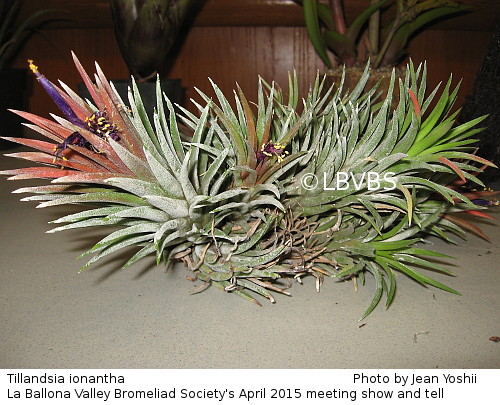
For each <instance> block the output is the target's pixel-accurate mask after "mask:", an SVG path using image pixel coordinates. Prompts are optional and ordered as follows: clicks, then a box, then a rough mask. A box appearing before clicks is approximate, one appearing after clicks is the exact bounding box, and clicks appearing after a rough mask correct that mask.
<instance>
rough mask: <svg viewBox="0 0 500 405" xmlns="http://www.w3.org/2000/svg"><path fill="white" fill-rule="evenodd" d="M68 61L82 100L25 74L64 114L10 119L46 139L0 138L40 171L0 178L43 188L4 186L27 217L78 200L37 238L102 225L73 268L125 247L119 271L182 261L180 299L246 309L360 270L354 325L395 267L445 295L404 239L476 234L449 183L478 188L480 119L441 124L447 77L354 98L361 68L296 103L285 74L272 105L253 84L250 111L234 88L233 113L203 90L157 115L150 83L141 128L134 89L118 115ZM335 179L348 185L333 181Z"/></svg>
mask: <svg viewBox="0 0 500 405" xmlns="http://www.w3.org/2000/svg"><path fill="white" fill-rule="evenodd" d="M75 63H76V66H77V68H78V70H79V72H80V74H81V75H82V78H83V80H84V82H85V83H86V85H87V86H88V89H89V92H90V94H91V96H92V99H93V100H94V103H95V105H91V104H89V103H88V102H86V101H84V100H82V99H81V98H80V97H78V96H77V95H76V94H75V93H74V92H73V91H71V90H70V89H69V88H68V87H67V86H65V85H63V84H61V86H62V88H59V87H56V86H55V85H54V84H52V83H51V82H50V81H49V80H48V79H46V78H45V77H44V76H42V75H41V74H40V73H39V72H38V70H37V68H36V66H34V64H31V68H32V70H33V71H34V72H35V74H36V75H37V78H38V80H39V82H40V83H41V84H42V85H43V86H44V87H45V88H46V90H47V91H48V92H49V94H50V95H51V96H52V98H53V99H54V101H55V102H56V104H57V105H58V106H59V107H60V109H61V110H62V111H63V113H64V117H55V120H56V122H53V121H51V120H47V119H44V118H41V117H37V116H35V115H32V114H29V113H26V112H19V111H18V112H17V113H18V114H19V115H21V116H22V117H24V118H26V119H27V120H29V121H31V122H32V124H29V125H28V126H29V127H30V128H32V129H34V130H35V131H38V132H39V133H41V134H42V135H44V136H46V137H47V138H48V141H39V140H34V139H27V138H26V139H25V138H19V139H12V138H8V139H9V140H11V141H15V142H18V143H20V144H22V145H26V146H29V147H31V148H33V149H35V150H36V151H33V152H18V153H11V154H9V156H12V157H16V158H22V159H26V160H28V161H32V162H38V163H40V164H42V165H41V166H40V165H38V166H33V167H28V168H21V169H13V170H7V171H4V172H2V174H4V175H8V176H11V177H10V179H11V180H21V179H33V178H44V179H49V180H50V183H49V184H47V185H42V186H35V187H25V188H21V189H18V190H16V192H17V193H31V194H34V195H33V196H30V197H26V198H23V200H24V201H38V202H39V207H49V206H56V205H63V204H78V206H80V207H82V208H85V207H86V206H89V209H83V210H82V211H81V212H79V213H74V214H70V215H66V216H64V217H62V218H59V219H57V220H55V221H53V222H54V223H55V224H57V227H56V228H54V229H53V230H52V231H50V232H59V231H63V230H67V229H77V228H84V227H95V226H99V227H102V226H112V227H113V228H112V229H113V230H112V231H110V233H109V235H108V236H106V237H105V238H103V239H102V240H100V241H99V242H98V243H96V244H95V246H93V247H92V248H91V249H90V250H89V251H88V252H86V253H85V254H84V255H93V256H92V257H91V258H90V260H89V261H88V263H87V264H86V265H85V266H84V267H83V268H86V267H87V266H89V265H91V264H93V263H95V262H96V261H98V260H99V259H101V258H103V257H105V256H107V255H109V254H112V253H114V252H116V251H118V250H120V249H122V248H126V247H136V248H137V249H136V251H135V253H134V254H133V255H132V256H131V258H130V259H129V260H128V261H127V262H126V263H125V265H124V267H127V266H130V265H132V264H133V263H135V262H137V261H138V260H139V259H141V258H144V257H146V256H149V255H155V256H156V261H157V263H158V264H160V263H164V264H165V265H168V264H169V263H171V262H172V261H182V262H184V264H185V265H186V267H187V268H188V270H189V271H191V272H192V273H193V274H194V276H195V277H196V278H197V279H199V280H201V281H202V282H203V284H202V286H201V287H199V288H198V289H197V290H195V292H198V291H201V290H203V289H204V288H206V287H208V286H210V285H212V286H216V287H218V288H220V289H221V290H223V291H226V292H228V293H230V294H232V295H237V296H240V297H243V298H245V299H247V300H250V301H252V302H255V303H258V301H257V298H256V297H257V296H262V297H265V298H267V299H269V300H271V301H272V302H274V301H275V295H276V294H278V295H279V294H284V295H288V294H289V292H288V287H289V286H290V284H291V283H292V282H294V281H297V280H299V281H300V280H301V278H303V277H305V276H312V277H314V278H315V279H316V286H317V288H318V290H319V287H320V285H321V284H322V283H323V280H324V279H325V277H334V278H337V279H345V280H350V279H353V280H358V279H359V280H361V281H363V280H364V277H365V275H367V274H371V275H372V276H373V277H374V279H375V281H376V289H375V293H374V297H373V301H372V302H371V304H370V306H369V308H367V310H366V312H365V314H364V315H363V316H366V315H368V314H369V313H370V312H371V311H372V310H373V309H374V308H375V307H376V306H377V304H378V303H379V302H380V301H381V299H382V296H383V295H385V296H386V299H385V303H386V305H387V306H389V305H390V304H391V302H392V301H393V299H394V296H395V292H396V277H395V274H396V273H403V274H405V275H407V276H409V277H411V278H413V279H415V280H416V281H418V282H419V283H421V284H422V285H430V286H434V287H437V288H440V289H443V290H445V291H449V292H451V293H457V291H455V290H454V289H452V288H451V287H448V286H447V285H444V284H443V283H441V282H440V281H437V280H436V279H435V278H434V277H433V276H432V273H434V272H436V271H437V272H442V273H446V274H449V273H451V272H450V271H449V270H448V269H447V268H445V267H443V266H441V265H438V264H436V263H434V262H433V261H432V258H433V257H444V255H442V254H439V253H437V252H433V251H430V250H427V249H425V248H423V247H422V246H421V245H420V242H421V241H422V238H423V237H425V236H426V235H435V236H438V237H440V238H444V239H446V240H451V239H450V236H449V233H451V234H457V235H459V236H463V235H464V230H463V229H462V228H469V229H477V228H475V227H474V226H473V225H472V224H470V223H469V222H467V221H465V220H464V219H463V218H458V217H455V213H457V212H462V213H463V212H468V213H470V214H474V215H480V216H488V215H487V214H484V213H483V211H482V209H483V208H485V207H484V205H479V204H480V202H484V201H487V197H490V195H491V194H492V193H490V192H480V193H476V192H468V193H464V192H460V191H459V188H458V187H457V185H458V184H463V183H465V182H466V181H468V182H475V183H478V184H479V185H481V182H480V181H478V180H477V179H476V177H475V173H476V172H478V171H481V170H482V169H484V167H486V166H492V164H491V163H490V162H488V161H486V160H484V159H482V158H480V157H478V156H476V155H474V154H473V153H472V152H473V147H472V144H473V142H474V141H475V140H474V139H473V136H474V135H475V134H476V133H477V132H479V131H480V129H478V128H476V126H477V124H479V123H480V121H481V120H482V119H483V118H484V117H481V118H478V119H475V120H473V121H471V122H468V123H465V124H462V125H460V126H455V125H454V119H455V116H456V113H453V112H452V107H453V103H454V100H455V97H456V93H457V88H452V82H451V78H450V80H449V81H448V82H447V83H446V85H445V86H444V88H443V89H441V90H439V89H438V88H436V89H434V90H433V91H432V92H430V94H427V88H426V68H425V65H422V66H419V67H418V68H417V69H415V68H414V67H413V66H412V64H410V65H409V66H408V67H407V69H406V77H405V79H404V80H402V81H399V82H396V80H395V77H394V76H393V77H392V79H391V86H390V90H389V96H388V97H387V99H385V100H383V101H381V102H379V101H377V88H376V87H375V88H369V89H365V84H366V82H367V79H368V76H369V75H370V69H369V66H367V67H366V69H365V73H364V75H363V77H362V78H361V81H360V82H359V83H358V85H357V86H356V88H355V89H354V90H353V91H352V92H350V93H347V92H345V91H343V90H342V83H341V84H340V85H339V86H338V89H337V90H335V92H333V91H334V90H333V89H323V82H322V81H321V80H320V79H319V78H318V79H317V80H316V82H315V83H314V85H313V86H312V87H311V90H310V92H309V93H308V94H307V95H306V97H305V98H304V99H303V100H302V101H301V102H300V99H299V94H298V86H297V77H296V75H295V74H294V75H290V78H289V87H288V89H287V95H285V93H284V92H283V91H282V90H281V89H280V88H279V87H278V86H277V85H276V84H275V83H272V84H268V83H266V82H264V81H263V80H262V79H260V80H259V86H258V94H257V103H256V105H253V104H251V103H250V102H249V101H248V99H247V97H246V96H245V95H244V94H243V92H242V91H241V90H240V89H239V88H238V89H237V90H236V91H235V99H234V103H235V104H234V106H235V107H233V106H232V105H231V103H230V101H229V100H228V99H227V98H226V97H225V96H224V95H223V94H222V92H221V91H220V90H219V88H218V87H217V85H216V84H214V83H212V85H213V89H214V91H215V94H216V100H215V101H214V100H212V99H211V98H210V97H209V96H207V95H205V94H204V93H202V92H200V95H201V97H202V99H203V100H204V103H203V104H196V107H197V109H198V110H199V113H198V114H192V113H191V112H189V111H188V110H186V109H183V108H182V107H179V108H180V110H181V111H180V113H179V114H177V113H176V111H175V110H174V106H173V105H172V104H171V103H170V101H169V100H168V99H166V100H165V101H166V104H167V111H165V110H164V107H163V103H162V97H163V96H162V92H161V89H160V87H159V85H158V87H157V97H158V104H157V109H156V111H155V114H154V120H153V122H150V121H149V119H148V115H147V113H146V111H145V110H144V107H143V104H142V101H141V97H140V94H139V92H138V90H137V87H136V85H135V83H133V86H132V89H131V92H130V97H129V99H130V100H129V101H130V105H131V109H130V110H128V109H126V108H124V107H123V103H122V101H121V100H120V99H119V97H118V96H117V93H116V92H115V91H114V89H113V88H112V87H111V85H110V84H109V83H108V80H107V79H106V77H105V76H104V74H103V73H102V71H101V70H100V68H99V67H98V66H97V74H96V81H95V84H94V83H93V82H92V81H91V79H90V78H89V77H88V76H87V74H86V73H85V71H84V70H83V68H82V66H81V65H80V63H79V62H78V60H77V59H76V57H75ZM395 92H399V104H398V106H397V108H396V109H395V110H394V111H391V109H390V106H391V98H392V97H391V96H392V94H393V93H395ZM434 98H437V103H436V105H435V107H433V108H432V109H431V108H430V105H431V101H432V100H433V99H434ZM299 104H302V107H301V108H299V107H300V105H299ZM299 111H301V112H299ZM180 123H182V124H183V125H180ZM181 128H187V129H188V131H184V132H189V134H187V133H183V130H181ZM477 164H479V165H480V166H482V167H480V168H477V166H476V165H477ZM341 173H347V176H348V181H347V182H343V183H341V184H340V183H339V174H341ZM367 173H371V175H370V176H371V177H366V175H367ZM315 179H316V180H317V181H315ZM370 179H371V180H370ZM374 179H377V181H378V184H377V185H376V186H375V187H374V184H373V183H374V181H375V180H374ZM370 181H371V182H370ZM487 203H488V202H487ZM478 232H479V231H478Z"/></svg>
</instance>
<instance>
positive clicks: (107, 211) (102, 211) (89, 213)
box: [49, 206, 129, 224]
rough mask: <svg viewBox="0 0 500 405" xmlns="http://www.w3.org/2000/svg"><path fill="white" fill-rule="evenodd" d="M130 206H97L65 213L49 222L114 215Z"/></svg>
mask: <svg viewBox="0 0 500 405" xmlns="http://www.w3.org/2000/svg"><path fill="white" fill-rule="evenodd" d="M128 208H129V207H127V206H113V207H102V208H95V209H91V210H85V211H82V212H77V213H74V214H70V215H65V216H64V217H61V218H59V219H56V220H55V221H50V222H49V223H54V224H59V223H62V222H76V221H82V220H84V219H89V218H93V217H106V216H108V215H113V214H116V213H119V212H120V211H123V210H127V209H128Z"/></svg>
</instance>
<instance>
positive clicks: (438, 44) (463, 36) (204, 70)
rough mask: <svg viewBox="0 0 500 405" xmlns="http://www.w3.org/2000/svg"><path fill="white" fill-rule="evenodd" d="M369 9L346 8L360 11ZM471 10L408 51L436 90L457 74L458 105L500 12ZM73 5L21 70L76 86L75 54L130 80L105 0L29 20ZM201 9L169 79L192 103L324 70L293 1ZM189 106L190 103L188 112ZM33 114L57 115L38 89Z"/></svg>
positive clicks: (22, 59)
mask: <svg viewBox="0 0 500 405" xmlns="http://www.w3.org/2000/svg"><path fill="white" fill-rule="evenodd" d="M200 1H202V0H200ZM364 2H365V0H358V1H356V0H354V1H348V2H347V3H349V4H351V3H353V4H355V5H356V7H358V8H359V7H361V6H362V5H363V4H364ZM467 3H470V4H472V5H473V6H474V7H475V8H476V11H475V12H472V13H470V14H469V15H467V16H463V17H459V18H457V19H456V20H455V21H454V22H451V21H448V22H444V23H440V25H437V26H435V27H434V28H433V29H432V30H428V31H425V32H423V33H422V34H420V35H419V36H418V37H417V38H415V40H414V41H413V42H412V44H411V46H410V54H411V57H412V58H413V60H414V62H417V63H419V62H422V61H427V64H428V70H429V82H430V84H431V85H435V84H437V83H438V82H439V81H442V80H446V79H447V78H448V76H449V74H450V73H452V72H453V74H454V77H455V78H456V79H457V81H458V80H459V79H460V78H463V84H462V87H461V91H460V94H459V103H461V102H463V100H464V97H465V96H466V95H467V94H468V93H469V92H470V90H471V88H472V84H473V80H474V77H475V74H476V71H477V70H478V68H479V66H480V64H481V62H482V59H483V57H484V55H485V53H486V49H487V46H488V43H489V41H490V39H491V38H492V35H493V30H494V23H495V21H496V18H494V17H495V15H496V16H498V12H499V10H500V6H499V5H498V4H497V3H499V2H488V1H478V0H470V1H467ZM487 3H492V4H493V5H491V4H490V5H488V4H487ZM68 4H71V5H70V7H71V8H70V9H68V10H67V11H66V13H67V14H68V13H69V16H68V17H69V18H70V20H68V21H66V22H64V21H63V22H60V23H58V24H57V25H55V26H54V25H52V26H49V27H47V28H46V29H45V30H44V31H43V32H44V36H45V37H46V38H47V39H48V40H49V41H51V42H52V43H53V45H50V44H49V43H48V42H47V41H46V40H44V39H43V38H42V37H41V36H34V37H33V38H32V39H31V40H30V41H29V42H28V43H27V45H26V47H25V48H24V49H23V51H22V52H21V55H20V56H19V58H18V60H17V61H16V66H18V67H21V66H26V59H28V58H32V59H34V60H35V61H36V63H37V65H38V66H39V67H40V71H41V72H42V73H44V74H45V75H46V76H47V77H48V78H49V79H51V80H52V81H55V80H57V79H60V80H62V81H64V82H65V83H66V84H68V85H70V86H72V87H74V86H76V83H77V82H78V81H79V78H78V76H77V74H76V73H75V70H74V68H73V66H72V62H71V57H70V51H71V50H73V51H74V52H75V53H76V54H77V55H78V57H79V58H80V60H81V62H82V63H83V65H84V66H85V67H86V68H87V69H88V70H89V71H93V62H94V61H97V62H98V63H99V64H100V65H101V67H102V68H103V70H104V72H105V73H106V74H107V76H108V78H110V79H118V78H125V77H128V71H127V67H126V65H125V63H124V62H123V60H122V58H121V56H120V53H119V50H118V46H117V44H116V42H115V38H114V33H113V29H112V27H111V17H110V14H109V6H108V4H107V2H106V1H105V0H85V1H78V2H69V1H66V2H65V1H57V0H44V1H42V0H39V1H35V0H29V1H26V5H25V6H26V10H25V11H24V13H29V12H30V11H33V10H36V9H40V8H54V7H55V8H59V9H62V8H63V7H67V5H68ZM200 4H201V3H200ZM200 10H201V11H200V12H199V13H198V15H197V16H196V17H195V18H194V22H192V23H191V26H190V29H189V30H187V31H186V32H185V34H184V35H183V38H182V40H181V41H180V42H179V46H178V49H176V52H175V59H174V63H173V66H172V68H171V69H170V71H169V72H168V76H169V77H176V78H181V79H182V82H183V87H184V88H185V89H186V99H187V100H189V98H191V97H195V98H196V92H195V90H194V87H197V88H199V89H201V90H203V91H205V92H208V93H210V84H209V82H208V79H207V78H208V77H210V78H212V79H213V80H214V81H215V82H216V83H217V84H218V85H219V87H220V88H221V89H222V90H223V91H224V92H226V94H227V95H230V93H231V92H232V89H234V86H235V82H238V84H239V85H240V87H241V88H242V89H243V90H244V91H245V92H246V93H247V98H249V99H250V100H254V99H255V98H256V88H257V77H258V76H259V75H260V76H262V77H263V78H265V79H266V80H268V81H271V80H275V81H276V82H278V84H281V85H282V86H286V84H287V72H288V71H290V70H292V69H294V68H295V69H296V70H297V73H298V76H299V80H300V84H301V88H302V89H303V91H305V90H306V89H307V87H308V84H309V83H310V82H311V81H312V80H314V77H315V75H316V72H317V71H318V70H319V71H324V69H325V67H324V65H323V64H322V63H321V61H320V60H319V58H318V57H317V56H316V55H315V53H314V50H313V49H312V46H311V45H310V43H309V40H308V37H307V34H306V31H305V28H304V26H303V19H302V10H301V8H300V7H298V6H297V5H296V4H294V3H293V2H291V1H289V0H284V1H278V0H206V3H205V5H204V6H203V7H201V6H200ZM348 18H349V15H348ZM210 94H212V93H210ZM189 104H190V103H189V101H188V102H187V103H186V105H187V106H189ZM30 110H31V111H32V112H34V113H36V114H40V115H43V116H47V115H48V114H49V112H57V111H56V108H55V106H54V105H53V104H52V103H51V102H50V100H49V99H48V97H47V96H46V95H45V94H44V92H43V90H42V89H41V88H40V86H36V84H35V85H34V89H33V94H32V97H31V99H30Z"/></svg>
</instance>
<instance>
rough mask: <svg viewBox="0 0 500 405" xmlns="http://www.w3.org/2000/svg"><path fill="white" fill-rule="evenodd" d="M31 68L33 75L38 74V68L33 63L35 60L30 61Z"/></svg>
mask: <svg viewBox="0 0 500 405" xmlns="http://www.w3.org/2000/svg"><path fill="white" fill-rule="evenodd" d="M28 63H29V68H30V69H31V71H32V72H33V73H38V66H36V65H35V64H34V63H33V59H28Z"/></svg>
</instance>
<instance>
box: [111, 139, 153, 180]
mask: <svg viewBox="0 0 500 405" xmlns="http://www.w3.org/2000/svg"><path fill="white" fill-rule="evenodd" d="M108 142H109V144H110V145H111V147H112V148H113V150H114V151H115V152H116V154H117V155H118V157H119V158H120V159H121V161H122V162H123V163H124V164H125V165H126V166H127V168H128V169H129V170H130V171H131V172H132V173H134V174H135V175H136V176H137V177H138V178H140V179H144V180H152V179H153V178H154V176H153V175H152V173H151V171H150V169H149V167H148V166H147V164H146V163H145V162H143V161H142V160H141V159H140V158H139V157H138V156H136V155H134V154H132V153H131V152H129V151H128V150H127V149H125V148H124V147H123V146H121V145H120V143H119V142H116V141H115V140H113V139H112V138H109V139H108Z"/></svg>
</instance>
